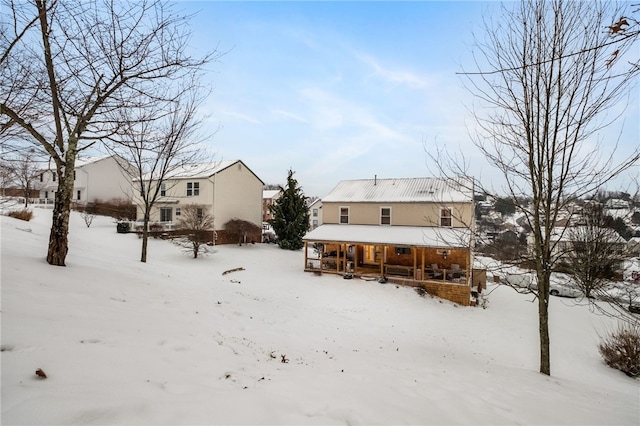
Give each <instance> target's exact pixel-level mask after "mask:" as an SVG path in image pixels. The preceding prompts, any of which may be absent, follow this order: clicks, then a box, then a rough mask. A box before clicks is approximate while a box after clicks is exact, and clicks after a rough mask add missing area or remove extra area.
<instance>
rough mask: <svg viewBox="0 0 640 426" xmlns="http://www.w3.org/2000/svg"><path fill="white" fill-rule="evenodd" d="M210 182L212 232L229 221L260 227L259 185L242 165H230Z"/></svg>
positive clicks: (260, 188)
mask: <svg viewBox="0 0 640 426" xmlns="http://www.w3.org/2000/svg"><path fill="white" fill-rule="evenodd" d="M212 180H213V182H214V185H213V186H214V188H213V209H214V219H215V224H216V229H223V228H224V224H225V223H227V222H228V221H229V220H231V219H233V218H238V219H242V220H246V221H248V222H251V223H254V224H255V225H256V226H259V227H261V226H262V182H261V181H260V180H259V179H258V178H256V176H255V175H254V174H253V173H251V171H250V170H248V169H247V168H246V167H245V166H244V164H241V163H237V164H233V165H231V166H230V167H228V168H226V169H224V170H223V171H221V172H220V173H217V174H216V175H215V176H214V177H213V178H212Z"/></svg>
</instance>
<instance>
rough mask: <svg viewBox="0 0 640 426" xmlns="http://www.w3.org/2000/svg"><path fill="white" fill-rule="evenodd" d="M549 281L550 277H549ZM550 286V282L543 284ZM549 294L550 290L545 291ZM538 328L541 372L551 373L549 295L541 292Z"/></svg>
mask: <svg viewBox="0 0 640 426" xmlns="http://www.w3.org/2000/svg"><path fill="white" fill-rule="evenodd" d="M547 281H548V279H547ZM543 286H544V287H545V288H549V284H548V283H547V284H543ZM545 293H546V294H549V292H548V291H547V292H545ZM538 330H539V334H540V372H541V373H542V374H546V375H547V376H549V375H551V355H550V342H551V340H550V338H549V296H544V295H543V294H539V297H538Z"/></svg>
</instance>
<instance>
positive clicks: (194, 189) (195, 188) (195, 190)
mask: <svg viewBox="0 0 640 426" xmlns="http://www.w3.org/2000/svg"><path fill="white" fill-rule="evenodd" d="M198 195H200V182H187V197H197V196H198Z"/></svg>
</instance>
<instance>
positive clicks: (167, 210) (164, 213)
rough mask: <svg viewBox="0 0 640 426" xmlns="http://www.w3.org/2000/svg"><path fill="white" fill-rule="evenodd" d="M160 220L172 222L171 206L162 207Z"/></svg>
mask: <svg viewBox="0 0 640 426" xmlns="http://www.w3.org/2000/svg"><path fill="white" fill-rule="evenodd" d="M160 222H171V207H160Z"/></svg>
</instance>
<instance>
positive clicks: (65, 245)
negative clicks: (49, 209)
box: [47, 159, 75, 266]
mask: <svg viewBox="0 0 640 426" xmlns="http://www.w3.org/2000/svg"><path fill="white" fill-rule="evenodd" d="M73 160H75V159H73ZM58 170H59V173H58V174H59V175H60V179H59V183H58V190H57V191H56V195H55V201H54V205H53V219H52V223H51V233H50V234H49V248H48V251H47V263H49V264H50V265H54V266H65V260H66V257H67V252H68V251H69V215H70V212H71V198H72V192H73V168H72V169H71V170H72V171H71V173H69V172H68V169H65V171H64V172H62V173H60V171H61V170H60V169H59V168H58Z"/></svg>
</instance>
